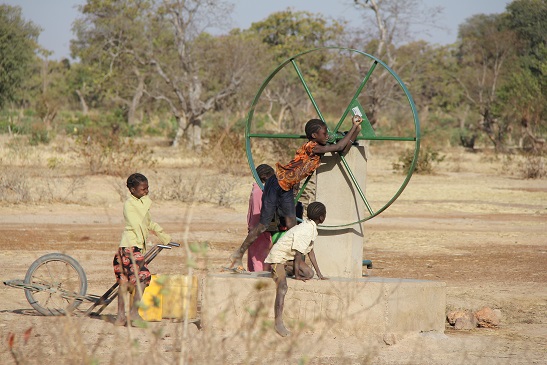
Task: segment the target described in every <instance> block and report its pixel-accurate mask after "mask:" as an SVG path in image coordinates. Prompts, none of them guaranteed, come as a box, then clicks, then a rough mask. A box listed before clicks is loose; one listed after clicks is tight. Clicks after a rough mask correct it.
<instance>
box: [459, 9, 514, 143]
mask: <svg viewBox="0 0 547 365" xmlns="http://www.w3.org/2000/svg"><path fill="white" fill-rule="evenodd" d="M458 39H459V51H458V54H457V57H458V63H459V66H460V71H459V72H458V74H454V75H452V76H453V77H454V79H455V80H456V81H457V82H458V83H459V84H460V86H461V87H462V89H463V91H464V96H465V98H466V100H467V102H468V103H469V104H470V105H471V106H472V107H473V108H474V110H475V111H476V113H477V114H478V115H479V116H480V119H479V120H478V122H477V128H478V130H480V131H481V132H483V133H484V134H485V135H486V136H487V137H488V139H489V140H490V141H491V142H492V143H493V144H494V147H495V149H496V151H504V150H506V147H507V146H506V142H507V136H508V133H509V132H510V130H511V128H512V127H511V120H507V119H503V118H500V115H499V114H497V113H496V103H497V102H498V100H497V95H498V94H497V92H498V90H499V87H500V84H501V83H502V82H503V80H504V77H506V76H507V75H508V74H509V73H510V72H511V64H512V62H511V61H514V60H515V56H516V55H515V44H518V40H517V38H516V36H515V33H514V32H512V31H510V30H507V29H504V28H503V26H502V17H501V16H500V15H495V14H494V15H484V14H479V15H475V16H473V17H471V18H469V19H467V21H466V22H465V23H463V24H462V25H460V28H459V35H458Z"/></svg>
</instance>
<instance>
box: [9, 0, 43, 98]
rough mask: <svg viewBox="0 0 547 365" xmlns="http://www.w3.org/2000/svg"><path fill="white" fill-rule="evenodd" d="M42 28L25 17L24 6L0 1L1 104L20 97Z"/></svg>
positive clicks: (33, 60) (33, 59)
mask: <svg viewBox="0 0 547 365" xmlns="http://www.w3.org/2000/svg"><path fill="white" fill-rule="evenodd" d="M40 31H41V29H40V28H39V27H38V26H36V25H35V24H33V23H32V22H31V21H25V20H24V19H23V18H22V13H21V8H20V7H18V6H16V7H13V6H9V5H0V108H2V107H4V105H5V104H6V103H7V102H10V101H15V100H17V93H18V91H19V89H20V88H21V85H22V83H23V81H24V80H25V78H26V77H27V76H28V70H29V67H31V66H32V65H33V63H34V62H35V55H34V52H35V51H36V50H37V49H38V48H39V47H38V44H37V39H38V36H39V35H40Z"/></svg>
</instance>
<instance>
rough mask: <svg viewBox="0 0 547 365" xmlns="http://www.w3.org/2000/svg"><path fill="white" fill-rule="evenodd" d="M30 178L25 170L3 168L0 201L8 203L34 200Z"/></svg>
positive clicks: (0, 181) (0, 182) (0, 177)
mask: <svg viewBox="0 0 547 365" xmlns="http://www.w3.org/2000/svg"><path fill="white" fill-rule="evenodd" d="M30 191H31V189H30V183H29V178H28V176H27V174H26V173H25V171H24V170H22V169H18V168H13V167H10V168H6V167H3V168H2V174H1V175H0V201H3V202H8V203H28V202H31V201H32V196H31V193H30Z"/></svg>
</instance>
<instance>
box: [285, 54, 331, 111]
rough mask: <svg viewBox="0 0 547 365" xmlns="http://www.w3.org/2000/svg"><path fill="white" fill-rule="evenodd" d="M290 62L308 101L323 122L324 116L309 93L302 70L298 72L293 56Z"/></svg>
mask: <svg viewBox="0 0 547 365" xmlns="http://www.w3.org/2000/svg"><path fill="white" fill-rule="evenodd" d="M291 63H292V65H293V67H294V69H295V71H296V74H297V75H298V78H299V79H300V82H301V83H302V86H304V90H306V94H308V97H309V98H310V101H311V103H312V104H313V107H314V108H315V111H316V112H317V115H318V116H319V118H320V119H321V120H322V121H323V122H325V118H323V114H321V111H320V110H319V106H318V105H317V103H316V102H315V99H314V98H313V95H312V94H311V91H310V88H309V87H308V84H307V83H306V80H304V76H302V72H300V69H299V68H298V65H297V64H296V62H295V61H294V58H293V59H291Z"/></svg>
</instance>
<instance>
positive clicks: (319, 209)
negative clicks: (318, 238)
mask: <svg viewBox="0 0 547 365" xmlns="http://www.w3.org/2000/svg"><path fill="white" fill-rule="evenodd" d="M307 213H308V218H309V219H311V220H312V221H316V222H318V223H319V224H321V223H323V222H324V221H325V218H326V216H327V207H325V204H323V203H320V202H313V203H311V204H310V205H308V210H307Z"/></svg>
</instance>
